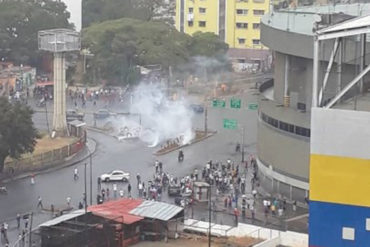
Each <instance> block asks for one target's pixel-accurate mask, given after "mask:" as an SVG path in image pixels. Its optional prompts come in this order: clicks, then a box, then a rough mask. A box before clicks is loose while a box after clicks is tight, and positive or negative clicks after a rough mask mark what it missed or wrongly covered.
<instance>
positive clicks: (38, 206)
mask: <svg viewBox="0 0 370 247" xmlns="http://www.w3.org/2000/svg"><path fill="white" fill-rule="evenodd" d="M37 208H41V209H43V208H44V206H43V205H42V198H41V196H39V197H38V199H37Z"/></svg>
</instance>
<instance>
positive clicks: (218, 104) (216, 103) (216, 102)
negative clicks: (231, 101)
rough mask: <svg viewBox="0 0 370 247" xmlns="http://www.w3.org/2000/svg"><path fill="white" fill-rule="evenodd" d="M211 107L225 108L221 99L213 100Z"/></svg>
mask: <svg viewBox="0 0 370 247" xmlns="http://www.w3.org/2000/svg"><path fill="white" fill-rule="evenodd" d="M212 105H213V107H223V108H224V107H225V105H226V103H225V100H221V99H215V100H213V101H212Z"/></svg>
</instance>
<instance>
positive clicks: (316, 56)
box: [312, 35, 320, 107]
mask: <svg viewBox="0 0 370 247" xmlns="http://www.w3.org/2000/svg"><path fill="white" fill-rule="evenodd" d="M319 45H320V41H319V39H318V37H317V36H316V35H315V36H314V40H313V65H312V67H313V68H312V69H313V75H312V77H313V81H312V107H317V106H318V105H317V99H318V98H317V89H318V81H319Z"/></svg>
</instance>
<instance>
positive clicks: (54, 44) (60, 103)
mask: <svg viewBox="0 0 370 247" xmlns="http://www.w3.org/2000/svg"><path fill="white" fill-rule="evenodd" d="M38 44H39V50H44V51H49V52H53V54H54V73H53V74H54V97H53V98H54V115H53V131H54V132H55V134H56V135H58V136H64V135H66V134H67V121H66V67H65V54H66V52H71V51H79V50H80V49H81V38H80V34H79V33H78V32H76V31H73V30H69V29H50V30H43V31H39V32H38Z"/></svg>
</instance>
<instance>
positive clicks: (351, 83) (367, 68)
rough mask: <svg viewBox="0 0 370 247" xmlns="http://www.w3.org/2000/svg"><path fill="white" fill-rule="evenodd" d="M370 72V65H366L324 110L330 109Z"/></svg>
mask: <svg viewBox="0 0 370 247" xmlns="http://www.w3.org/2000/svg"><path fill="white" fill-rule="evenodd" d="M369 71H370V65H368V66H367V67H366V68H365V69H364V70H363V71H361V73H360V74H358V75H357V76H356V77H355V78H354V79H353V80H352V81H351V82H350V83H348V84H347V85H346V86H345V87H344V88H343V90H342V91H340V92H339V93H338V94H337V95H336V96H335V97H334V98H333V99H332V100H331V101H330V102H329V103H328V104H327V105H326V106H325V107H324V108H325V109H328V108H331V107H332V106H333V105H334V104H335V103H336V102H337V101H338V100H339V99H340V98H341V97H342V96H343V95H344V94H345V93H347V92H348V91H349V90H350V89H351V88H352V87H353V86H354V85H356V83H357V82H359V81H360V79H361V78H362V77H364V76H365V75H366V74H367V73H368V72H369Z"/></svg>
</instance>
